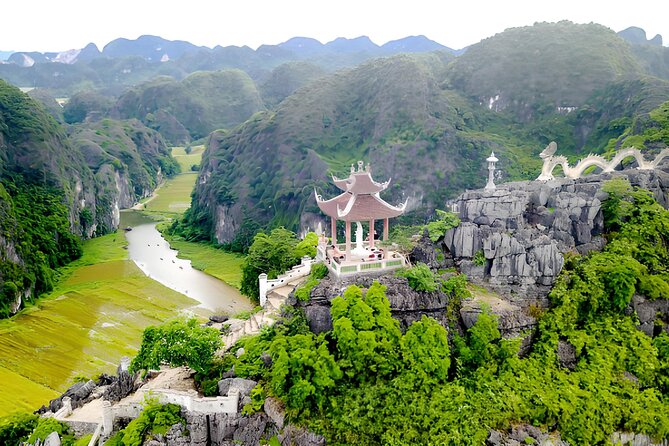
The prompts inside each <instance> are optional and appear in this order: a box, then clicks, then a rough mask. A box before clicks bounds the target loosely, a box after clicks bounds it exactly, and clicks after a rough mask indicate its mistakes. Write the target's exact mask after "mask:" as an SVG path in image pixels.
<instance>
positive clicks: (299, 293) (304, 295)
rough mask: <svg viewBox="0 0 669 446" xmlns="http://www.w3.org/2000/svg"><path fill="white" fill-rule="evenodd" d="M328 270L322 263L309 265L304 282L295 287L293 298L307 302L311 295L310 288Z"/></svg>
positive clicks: (325, 274)
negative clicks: (308, 271)
mask: <svg viewBox="0 0 669 446" xmlns="http://www.w3.org/2000/svg"><path fill="white" fill-rule="evenodd" d="M329 272H330V270H329V269H328V267H327V266H325V265H324V264H323V263H320V262H319V263H314V264H313V265H311V272H310V273H309V277H308V279H307V281H306V282H304V283H303V284H301V285H300V286H298V287H297V288H295V298H296V299H297V300H299V301H300V302H308V301H309V297H310V296H311V290H313V289H314V287H315V286H316V285H318V284H319V283H320V281H321V279H322V278H324V277H326V276H327V275H328V274H329Z"/></svg>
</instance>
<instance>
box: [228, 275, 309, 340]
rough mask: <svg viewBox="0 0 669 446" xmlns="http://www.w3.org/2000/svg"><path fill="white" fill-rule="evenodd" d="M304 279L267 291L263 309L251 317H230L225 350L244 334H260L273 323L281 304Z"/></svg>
mask: <svg viewBox="0 0 669 446" xmlns="http://www.w3.org/2000/svg"><path fill="white" fill-rule="evenodd" d="M303 280H304V277H300V278H298V279H295V280H294V281H292V282H288V283H287V284H286V285H284V286H282V287H280V288H275V289H273V290H272V291H270V292H269V293H267V301H266V303H265V306H264V307H263V309H262V310H260V311H259V312H257V313H254V314H252V315H251V317H250V318H249V319H247V320H243V319H229V320H228V321H227V322H226V323H228V324H230V333H228V334H227V335H226V336H224V337H223V343H224V347H223V351H228V350H229V349H230V348H231V347H232V346H233V345H235V343H236V342H237V341H238V340H239V339H240V338H242V337H243V336H251V335H255V334H258V333H260V330H261V329H262V327H266V326H267V327H268V326H271V325H273V324H274V322H275V321H276V319H277V318H278V317H279V314H280V309H281V305H283V304H284V302H286V299H287V298H288V295H289V294H290V293H292V292H293V290H294V289H295V288H296V287H297V286H298V285H299V284H300V283H302V281H303Z"/></svg>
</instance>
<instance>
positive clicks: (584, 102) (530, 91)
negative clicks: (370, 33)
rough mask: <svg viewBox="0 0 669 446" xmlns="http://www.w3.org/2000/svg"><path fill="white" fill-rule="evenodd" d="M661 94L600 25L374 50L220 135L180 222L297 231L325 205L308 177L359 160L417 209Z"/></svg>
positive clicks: (580, 138)
mask: <svg viewBox="0 0 669 446" xmlns="http://www.w3.org/2000/svg"><path fill="white" fill-rule="evenodd" d="M292 68H295V67H292ZM286 69H288V68H286ZM292 72H293V73H294V75H298V74H299V73H300V71H299V70H297V72H296V71H295V70H292ZM275 73H276V75H277V76H279V73H280V71H279V69H277V70H275ZM298 77H299V75H298ZM265 85H266V86H268V85H271V84H270V83H269V81H268V83H266V84H265ZM274 91H276V90H274ZM266 96H270V95H268V94H267V93H266ZM491 98H492V102H491ZM667 100H669V82H667V81H666V80H662V79H658V78H654V77H649V76H648V75H647V74H645V73H644V72H643V66H642V64H640V63H639V62H638V61H637V59H636V58H635V56H634V54H633V52H632V50H631V49H630V44H629V43H628V42H626V41H625V40H623V39H622V38H621V37H619V36H618V35H616V34H615V33H614V32H613V31H611V30H610V29H608V28H605V27H603V26H600V25H594V24H590V25H576V24H573V23H570V22H559V23H539V24H536V25H534V26H532V27H525V28H514V29H509V30H507V31H505V32H503V33H501V34H498V35H496V36H494V37H491V38H489V39H486V40H484V41H482V42H481V43H479V44H477V45H474V46H472V47H471V48H469V49H468V50H467V52H466V53H465V54H463V55H461V56H459V57H457V58H455V59H453V57H452V56H451V55H448V54H445V53H441V52H434V53H430V54H420V55H399V56H394V57H390V58H382V59H374V60H372V61H370V62H367V63H365V64H362V65H360V66H358V67H355V68H352V69H346V70H341V71H338V72H336V73H334V74H332V75H328V76H325V77H321V78H319V79H318V81H317V82H312V83H307V84H306V85H305V86H303V87H302V88H299V89H297V90H295V91H294V93H292V94H291V95H289V96H287V97H286V98H285V99H283V101H282V102H280V103H279V104H278V105H277V107H276V109H275V110H272V111H268V112H265V113H261V114H257V115H255V116H253V117H252V118H251V119H249V120H248V121H247V122H245V123H244V124H243V125H242V126H240V127H238V128H236V129H233V130H230V131H228V132H215V133H213V134H212V135H211V136H210V139H209V145H208V149H207V151H206V152H205V154H204V157H203V163H202V171H201V176H202V177H204V178H207V181H206V182H204V181H200V182H199V184H198V186H197V188H196V190H195V195H194V204H193V207H192V209H191V210H190V211H188V213H187V214H186V217H185V223H186V224H185V227H187V228H190V229H188V230H186V231H185V232H186V233H187V235H188V236H190V237H193V238H203V239H207V240H209V239H211V240H215V241H217V242H219V243H233V242H234V243H233V244H234V245H235V246H238V245H239V243H237V242H238V241H239V240H237V241H235V237H237V236H239V237H238V238H241V239H247V235H246V234H247V233H248V232H252V231H253V230H256V229H257V228H258V227H267V226H269V227H274V226H280V225H284V226H286V227H289V228H291V229H295V230H296V229H298V227H300V226H302V227H303V226H305V225H307V224H308V222H313V221H315V219H318V218H319V216H320V213H319V211H318V209H317V207H316V204H315V200H314V199H313V190H314V187H316V188H317V189H318V190H319V191H321V192H322V193H323V195H324V196H332V195H333V194H335V193H336V190H335V189H334V188H333V187H332V185H331V182H330V180H329V174H330V173H334V174H336V175H339V176H341V175H345V173H346V172H347V171H348V168H349V166H350V164H351V163H353V162H356V161H357V160H360V159H364V160H365V161H366V162H370V163H371V165H372V169H373V172H374V175H375V177H377V178H379V179H382V180H384V179H387V178H390V177H392V185H391V188H390V189H389V190H388V191H387V192H386V193H385V195H384V198H386V199H387V200H388V201H390V202H393V203H398V202H401V201H404V200H408V202H409V209H410V210H411V211H412V212H409V214H408V215H407V216H406V217H405V219H406V220H421V219H424V218H425V217H426V216H428V215H430V214H431V213H432V212H433V210H434V209H435V208H443V207H444V203H445V201H447V200H448V199H449V198H453V197H455V196H456V195H457V194H459V193H460V192H462V191H463V190H465V189H468V188H478V187H482V186H483V185H484V184H485V177H486V173H487V171H486V166H485V161H484V160H485V158H486V157H487V156H488V155H489V154H490V152H491V151H494V152H495V154H496V155H497V156H498V157H499V159H500V163H499V164H498V167H499V169H500V175H502V176H501V178H500V180H502V181H503V180H517V179H531V178H536V176H537V175H538V172H539V170H540V164H541V160H540V159H539V157H538V156H537V155H538V153H539V152H540V151H541V149H543V148H544V147H545V146H546V145H547V144H548V143H549V142H550V141H557V142H558V143H559V147H560V153H561V154H564V155H567V156H569V157H570V158H573V159H574V160H575V159H578V158H580V157H581V156H582V155H583V154H587V153H589V152H598V153H601V152H603V151H605V150H607V146H608V145H609V140H611V139H612V138H613V139H615V138H618V137H619V136H620V135H621V134H623V132H624V131H625V129H626V128H627V126H628V125H630V124H631V123H632V122H633V120H634V119H635V117H637V116H643V115H645V114H647V113H649V112H650V110H653V109H654V108H656V107H658V106H659V105H660V104H662V103H663V102H665V101H667ZM222 221H225V224H222V223H221V222H222ZM254 228H255V229H254Z"/></svg>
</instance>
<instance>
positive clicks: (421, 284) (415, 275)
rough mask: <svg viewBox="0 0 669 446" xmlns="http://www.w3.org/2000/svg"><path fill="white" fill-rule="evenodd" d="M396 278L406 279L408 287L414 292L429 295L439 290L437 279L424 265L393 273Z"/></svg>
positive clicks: (420, 264)
mask: <svg viewBox="0 0 669 446" xmlns="http://www.w3.org/2000/svg"><path fill="white" fill-rule="evenodd" d="M395 274H396V275H397V276H400V277H406V279H407V281H408V282H409V286H410V287H411V288H413V289H414V290H416V291H422V292H427V293H431V292H433V291H437V290H438V289H439V284H438V283H437V278H436V277H435V275H434V274H433V273H432V270H431V269H430V268H429V267H428V266H427V265H426V264H424V263H419V264H418V265H416V266H413V267H411V268H407V269H404V270H399V271H397V272H396V273H395Z"/></svg>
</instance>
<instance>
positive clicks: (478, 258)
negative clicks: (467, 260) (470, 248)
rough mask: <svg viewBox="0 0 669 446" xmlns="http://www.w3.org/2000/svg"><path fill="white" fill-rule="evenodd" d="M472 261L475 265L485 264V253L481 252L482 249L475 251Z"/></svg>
mask: <svg viewBox="0 0 669 446" xmlns="http://www.w3.org/2000/svg"><path fill="white" fill-rule="evenodd" d="M472 261H473V262H474V265H476V266H483V265H485V254H484V253H483V250H479V251H476V253H475V254H474V258H473V259H472Z"/></svg>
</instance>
